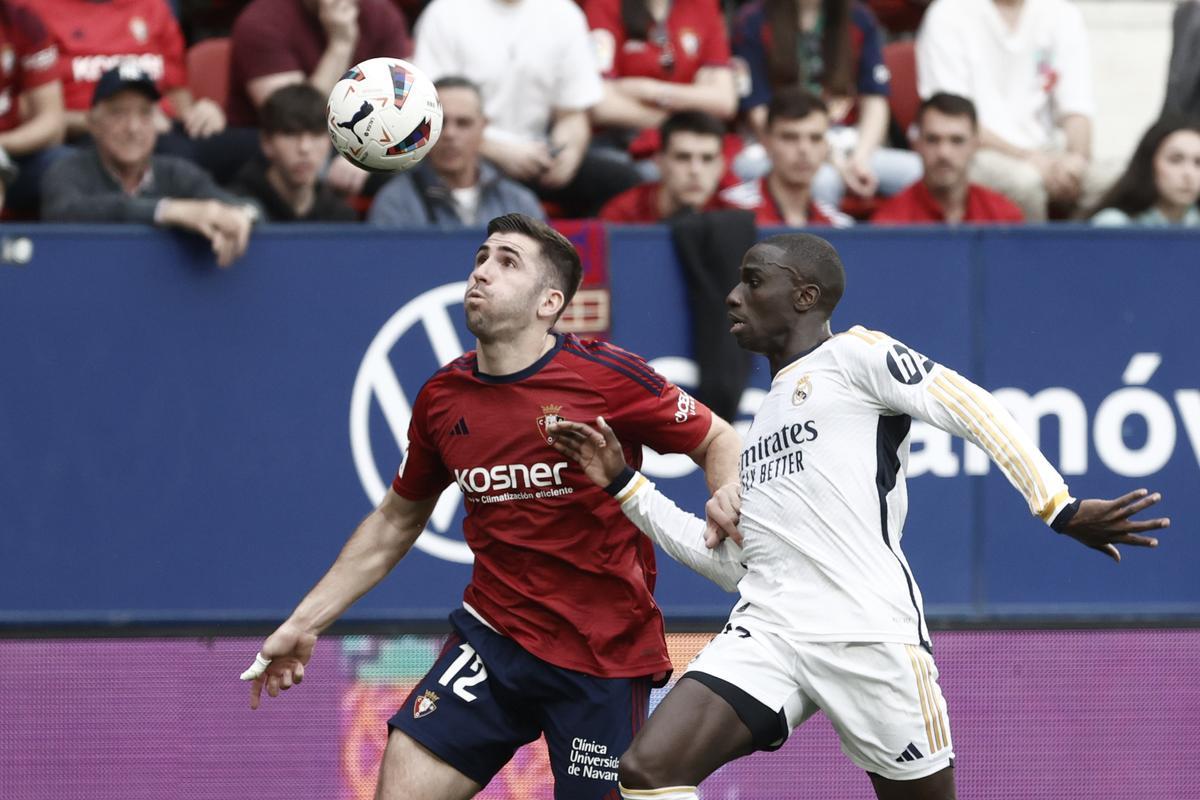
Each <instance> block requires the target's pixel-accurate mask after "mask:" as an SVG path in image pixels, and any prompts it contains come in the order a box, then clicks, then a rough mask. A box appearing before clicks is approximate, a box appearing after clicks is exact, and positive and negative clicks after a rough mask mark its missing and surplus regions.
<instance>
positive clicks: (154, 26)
mask: <svg viewBox="0 0 1200 800" xmlns="http://www.w3.org/2000/svg"><path fill="white" fill-rule="evenodd" d="M21 2H24V3H27V4H29V3H31V2H32V0H21ZM32 5H34V6H35V7H36V8H37V9H38V11H39V12H40V13H41V15H42V19H43V20H44V21H45V23H46V25H47V26H48V27H49V28H50V30H51V32H52V33H53V34H54V39H55V41H56V42H57V43H58V50H59V54H60V56H61V58H62V61H63V62H64V63H63V67H62V81H63V101H64V105H66V107H67V108H68V109H70V110H72V111H85V110H87V109H89V108H91V106H92V93H93V92H94V91H95V89H96V81H98V80H100V76H101V75H103V74H104V73H105V72H107V71H108V70H110V69H112V68H113V67H116V66H119V65H120V64H122V63H125V62H132V63H136V64H137V65H138V66H139V67H140V68H141V69H142V71H143V72H145V73H146V74H148V75H149V76H150V77H152V78H154V80H155V82H156V83H158V88H159V90H160V91H162V92H167V91H170V90H171V89H175V88H178V87H180V86H185V85H186V84H187V71H186V67H185V65H184V61H183V47H184V45H183V33H182V32H181V31H180V29H179V23H178V22H177V21H176V20H175V15H174V14H173V13H171V7H170V5H169V4H168V3H167V0H99V1H98V2H97V1H96V0H36V2H32Z"/></svg>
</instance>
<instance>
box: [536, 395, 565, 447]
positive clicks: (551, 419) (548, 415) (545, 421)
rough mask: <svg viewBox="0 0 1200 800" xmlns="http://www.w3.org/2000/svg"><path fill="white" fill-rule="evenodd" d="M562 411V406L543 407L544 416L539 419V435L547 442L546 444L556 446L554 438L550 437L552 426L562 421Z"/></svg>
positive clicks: (550, 405) (551, 404)
mask: <svg viewBox="0 0 1200 800" xmlns="http://www.w3.org/2000/svg"><path fill="white" fill-rule="evenodd" d="M560 411H562V406H559V405H555V404H553V403H550V404H549V405H544V406H542V415H541V416H540V417H538V418H537V427H538V433H540V434H541V435H542V438H543V439H545V440H546V444H554V437H553V436H551V435H550V426H551V425H553V424H554V423H556V422H559V421H560V420H562V417H560V416H559V415H558V412H560Z"/></svg>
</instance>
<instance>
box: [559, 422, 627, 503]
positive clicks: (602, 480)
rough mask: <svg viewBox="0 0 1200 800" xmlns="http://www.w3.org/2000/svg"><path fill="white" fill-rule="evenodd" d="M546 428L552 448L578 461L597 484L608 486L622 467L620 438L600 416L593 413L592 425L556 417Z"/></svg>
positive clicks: (589, 477)
mask: <svg viewBox="0 0 1200 800" xmlns="http://www.w3.org/2000/svg"><path fill="white" fill-rule="evenodd" d="M546 432H547V433H549V434H550V438H551V440H552V441H551V442H550V444H551V445H552V446H553V447H554V449H555V450H557V451H558V452H560V453H562V454H563V455H564V456H566V457H567V458H569V459H571V460H572V461H574V462H575V463H576V464H578V465H579V468H580V469H582V470H583V474H584V475H587V476H588V479H589V480H590V481H591V482H592V483H594V484H596V485H597V486H602V487H603V486H608V485H609V484H610V483H612V482H613V481H615V480H616V479H617V476H618V475H620V474H621V472H622V471H624V469H625V452H624V451H623V450H622V449H621V442H620V441H618V440H617V434H615V433H614V432H613V429H612V428H610V427H609V426H608V423H607V422H605V421H604V417H596V427H595V428H593V427H592V426H590V425H587V424H585V423H582V422H570V421H568V420H560V421H558V422H555V423H552V424H551V425H549V426H547V428H546Z"/></svg>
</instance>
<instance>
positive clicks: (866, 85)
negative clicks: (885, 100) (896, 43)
mask: <svg viewBox="0 0 1200 800" xmlns="http://www.w3.org/2000/svg"><path fill="white" fill-rule="evenodd" d="M854 26H855V27H856V28H858V32H859V34H860V35H861V36H862V45H861V47H860V48H859V52H858V70H857V75H856V77H855V84H856V89H857V90H858V93H859V94H860V95H884V96H887V95H888V94H889V93H890V91H891V89H890V84H891V75H890V74H889V73H888V68H887V65H885V64H884V63H883V33H882V32H881V31H880V29H879V23H878V22H876V21H875V15H874V14H872V13H871V10H870V9H869V8H867V7H866V6H862V5H856V6H854Z"/></svg>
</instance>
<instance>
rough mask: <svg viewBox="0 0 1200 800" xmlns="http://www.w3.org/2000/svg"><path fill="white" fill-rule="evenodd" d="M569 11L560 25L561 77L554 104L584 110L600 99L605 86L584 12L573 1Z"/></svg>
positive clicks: (559, 106)
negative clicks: (597, 65) (601, 78)
mask: <svg viewBox="0 0 1200 800" xmlns="http://www.w3.org/2000/svg"><path fill="white" fill-rule="evenodd" d="M567 11H568V12H569V17H568V18H567V19H564V21H563V25H562V26H561V28H560V29H559V35H560V36H561V39H560V41H559V44H558V54H559V57H558V64H559V68H558V70H557V72H558V81H557V86H556V87H555V91H554V100H553V105H554V108H555V109H556V110H566V111H581V110H585V109H588V108H591V107H592V106H594V105H596V104H597V103H599V102H600V100H601V98H602V97H603V95H604V87H603V85H602V84H601V83H600V70H599V69H598V68H597V67H596V61H595V57H594V56H593V54H592V43H591V41H590V40H589V38H588V29H587V24H586V22H585V20H584V16H583V12H582V11H580V10H579V9H578V8H576V7H575V6H574V4H572V5H571V7H570V8H568V9H567Z"/></svg>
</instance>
